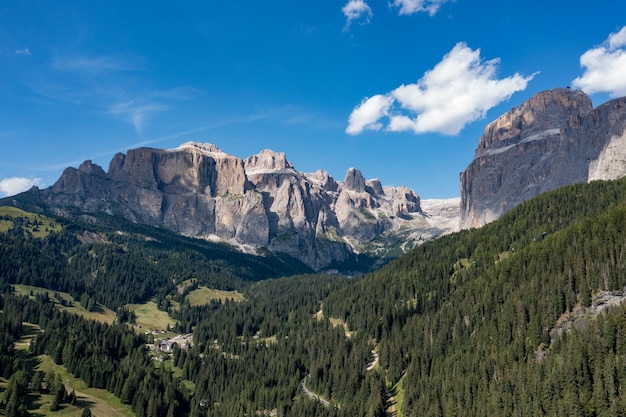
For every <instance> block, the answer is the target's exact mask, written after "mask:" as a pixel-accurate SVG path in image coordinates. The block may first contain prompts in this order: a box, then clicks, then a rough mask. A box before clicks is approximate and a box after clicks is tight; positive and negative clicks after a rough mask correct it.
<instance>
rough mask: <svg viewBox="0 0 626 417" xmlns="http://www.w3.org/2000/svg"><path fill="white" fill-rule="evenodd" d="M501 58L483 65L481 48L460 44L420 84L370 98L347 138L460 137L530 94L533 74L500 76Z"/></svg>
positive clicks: (354, 116)
mask: <svg viewBox="0 0 626 417" xmlns="http://www.w3.org/2000/svg"><path fill="white" fill-rule="evenodd" d="M498 64H499V59H492V60H489V61H484V60H482V59H481V57H480V49H477V50H472V49H471V48H469V47H468V46H467V45H466V44H465V43H463V42H460V43H458V44H456V46H455V47H454V48H453V49H452V50H451V51H450V52H449V53H448V54H447V55H446V56H444V57H443V60H442V61H441V62H439V63H438V64H437V65H436V66H435V67H434V68H433V69H432V70H430V71H427V72H426V73H425V74H424V76H423V77H422V78H421V79H420V80H419V81H418V82H417V83H415V84H408V85H402V86H400V87H398V88H396V89H395V90H393V91H391V92H390V93H385V94H377V95H374V96H372V97H370V98H367V99H365V100H364V101H363V102H361V104H359V105H358V106H357V107H356V108H355V109H354V110H353V111H352V113H351V114H350V117H349V119H348V127H347V128H346V133H348V134H351V135H356V134H359V133H362V132H363V131H364V130H380V129H383V128H384V129H386V130H388V131H392V132H403V131H412V132H414V133H428V132H432V133H442V134H446V135H456V134H458V133H459V132H460V131H461V129H463V127H465V126H466V125H467V124H468V123H471V122H473V121H475V120H477V119H480V118H483V117H485V114H486V113H487V111H488V110H489V109H491V108H492V107H495V106H496V105H498V104H500V103H501V102H503V101H506V100H508V99H509V98H510V97H511V95H513V93H515V92H517V91H522V90H524V89H526V86H527V84H528V82H529V81H530V80H532V79H533V77H534V74H533V75H530V76H528V77H524V76H522V75H520V74H518V73H516V74H514V75H512V76H510V77H507V78H503V79H498V78H497V77H496V70H497V68H498Z"/></svg>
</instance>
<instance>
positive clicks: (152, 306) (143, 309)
mask: <svg viewBox="0 0 626 417" xmlns="http://www.w3.org/2000/svg"><path fill="white" fill-rule="evenodd" d="M126 308H127V309H128V310H129V311H134V312H135V315H136V317H137V320H136V323H137V326H141V327H140V328H139V329H140V333H143V332H146V331H155V330H159V331H161V330H167V328H168V326H174V325H175V324H176V320H174V319H173V318H171V317H170V316H169V314H167V313H166V312H165V311H161V310H159V309H158V308H157V305H156V303H155V302H154V301H148V302H147V303H145V304H127V305H126ZM168 334H169V333H168Z"/></svg>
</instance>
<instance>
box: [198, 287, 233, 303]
mask: <svg viewBox="0 0 626 417" xmlns="http://www.w3.org/2000/svg"><path fill="white" fill-rule="evenodd" d="M187 300H189V304H191V305H192V306H200V305H204V304H209V303H210V302H211V301H213V300H218V301H221V302H225V301H226V300H233V301H244V297H243V294H242V293H240V292H237V291H223V290H214V289H211V288H207V287H199V288H197V289H195V290H193V291H191V292H190V293H189V294H187Z"/></svg>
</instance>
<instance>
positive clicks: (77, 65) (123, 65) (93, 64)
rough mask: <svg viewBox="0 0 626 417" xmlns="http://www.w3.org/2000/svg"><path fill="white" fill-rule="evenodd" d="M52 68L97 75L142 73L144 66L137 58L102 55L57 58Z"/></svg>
mask: <svg viewBox="0 0 626 417" xmlns="http://www.w3.org/2000/svg"><path fill="white" fill-rule="evenodd" d="M52 66H53V68H54V69H57V70H64V71H74V72H80V73H83V74H97V73H102V72H120V71H142V70H143V69H144V66H145V64H144V63H143V62H142V60H141V59H139V58H138V57H124V56H117V55H104V56H74V57H62V58H60V57H57V58H56V59H55V60H54V61H53V63H52Z"/></svg>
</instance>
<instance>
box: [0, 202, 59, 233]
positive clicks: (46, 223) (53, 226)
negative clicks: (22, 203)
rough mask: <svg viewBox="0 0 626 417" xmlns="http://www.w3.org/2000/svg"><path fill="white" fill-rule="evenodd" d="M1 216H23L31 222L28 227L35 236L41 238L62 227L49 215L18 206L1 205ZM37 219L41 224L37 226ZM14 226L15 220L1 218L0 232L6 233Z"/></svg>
mask: <svg viewBox="0 0 626 417" xmlns="http://www.w3.org/2000/svg"><path fill="white" fill-rule="evenodd" d="M0 216H10V217H14V218H16V217H22V218H24V219H26V220H27V221H28V222H29V223H30V226H28V227H27V228H26V229H27V230H29V231H30V232H31V233H32V235H33V236H34V237H36V238H40V239H43V238H44V237H46V236H48V235H49V234H50V233H51V232H60V231H61V229H62V226H61V225H60V224H59V223H57V222H56V221H55V220H53V219H51V218H49V217H46V216H43V215H41V214H35V213H29V212H27V211H24V210H21V209H19V208H17V207H8V206H5V207H0ZM35 221H37V222H38V223H41V224H40V225H38V226H35V225H34V224H33V223H34V222H35ZM12 227H13V221H11V220H0V233H5V232H7V231H8V230H9V229H11V228H12Z"/></svg>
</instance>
